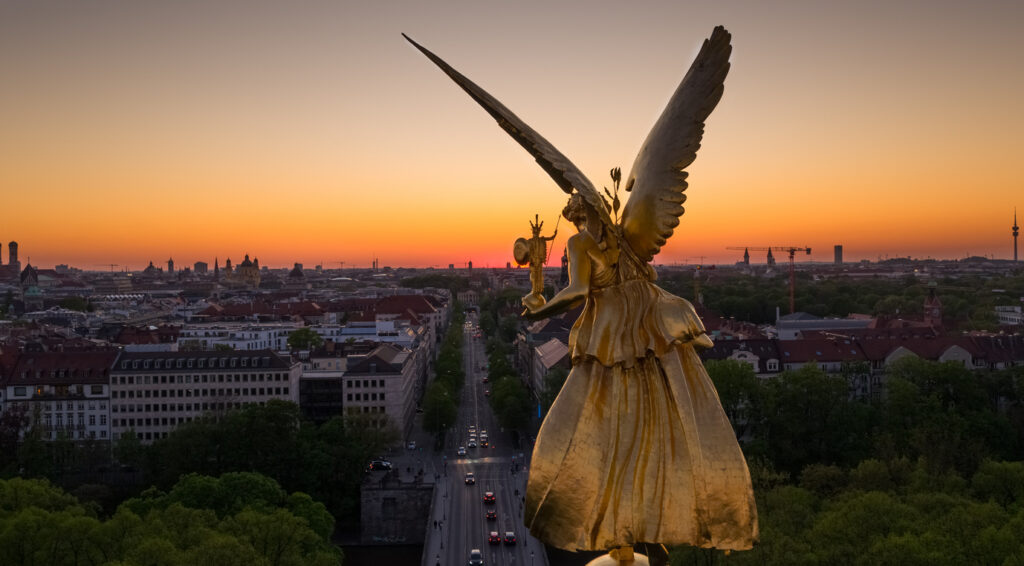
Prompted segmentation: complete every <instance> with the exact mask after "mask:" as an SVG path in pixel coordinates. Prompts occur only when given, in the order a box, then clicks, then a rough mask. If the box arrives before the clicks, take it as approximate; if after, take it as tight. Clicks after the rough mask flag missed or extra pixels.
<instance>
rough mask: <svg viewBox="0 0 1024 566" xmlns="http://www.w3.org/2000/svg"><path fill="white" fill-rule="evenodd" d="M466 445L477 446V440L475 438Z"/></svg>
mask: <svg viewBox="0 0 1024 566" xmlns="http://www.w3.org/2000/svg"><path fill="white" fill-rule="evenodd" d="M466 446H469V447H470V448H476V441H475V440H470V441H469V444H467V445H466Z"/></svg>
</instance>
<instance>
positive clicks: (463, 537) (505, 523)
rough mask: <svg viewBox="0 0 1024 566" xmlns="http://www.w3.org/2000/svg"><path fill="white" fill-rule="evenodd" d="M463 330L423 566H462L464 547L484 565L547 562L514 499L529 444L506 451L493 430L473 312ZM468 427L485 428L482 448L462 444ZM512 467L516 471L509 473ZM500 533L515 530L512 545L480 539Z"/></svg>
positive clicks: (506, 440)
mask: <svg viewBox="0 0 1024 566" xmlns="http://www.w3.org/2000/svg"><path fill="white" fill-rule="evenodd" d="M463 331H464V333H465V340H464V344H465V346H464V349H463V363H464V364H465V374H466V382H465V385H464V387H463V389H462V398H461V400H460V405H459V416H458V424H457V425H456V426H455V427H454V430H452V431H449V433H448V435H447V438H446V445H445V448H444V453H443V456H442V457H443V461H442V464H441V466H442V470H444V471H445V474H444V475H443V477H442V478H441V481H440V482H439V485H438V489H439V490H440V497H439V498H436V499H435V505H434V518H433V520H436V521H438V525H439V526H438V528H437V529H431V530H430V533H429V534H430V536H429V537H428V541H427V543H426V544H425V546H424V560H423V564H424V565H427V566H434V565H435V564H437V563H438V562H439V563H440V564H442V565H444V566H457V565H462V564H467V563H468V561H469V553H470V550H471V549H479V550H480V551H481V552H482V553H483V559H484V564H486V565H488V566H492V565H494V566H497V565H500V566H547V558H546V555H545V553H544V547H543V546H542V545H541V543H540V542H539V541H537V539H535V538H533V537H531V536H530V534H529V532H528V531H527V530H526V527H524V526H523V506H522V498H523V493H524V492H525V489H526V476H527V471H528V469H529V462H528V460H529V455H530V451H529V447H528V446H524V447H523V449H522V450H517V449H515V448H513V446H512V435H511V433H509V432H505V431H502V430H501V428H500V427H499V425H498V421H497V418H496V417H495V416H494V412H493V411H492V410H491V406H490V403H488V401H487V395H486V391H487V387H488V384H486V383H484V382H483V379H484V377H485V376H486V370H485V369H484V367H485V364H486V360H487V356H486V353H485V352H484V340H483V338H477V337H476V334H477V333H479V327H478V326H477V319H476V315H474V314H469V315H467V319H466V325H465V327H464V328H463ZM471 427H475V428H476V430H477V434H478V435H481V434H483V431H487V435H488V437H489V440H490V446H489V447H487V448H484V447H477V448H469V447H468V444H469V442H468V441H469V434H470V433H469V429H470V428H471ZM459 446H464V447H466V451H467V454H466V456H464V457H460V456H458V454H457V450H458V447H459ZM524 456H525V459H526V460H527V461H525V462H524ZM517 464H518V466H519V469H518V471H515V470H514V466H515V465H517ZM467 472H472V473H473V474H474V475H475V476H476V483H475V484H474V485H466V484H465V482H464V478H465V474H466V473H467ZM488 491H490V492H493V493H494V495H495V502H494V503H493V504H486V503H484V502H483V496H484V493H485V492H488ZM492 509H493V510H494V511H495V512H496V514H497V518H496V519H493V520H488V519H487V518H486V512H487V511H488V510H492ZM431 526H433V524H432V523H431ZM507 531H511V532H513V533H515V537H516V543H515V544H513V545H506V544H504V543H502V544H498V545H492V544H489V543H488V535H489V534H490V533H491V532H497V533H498V534H499V535H500V536H502V538H504V535H505V533H506V532H507ZM431 553H433V555H431Z"/></svg>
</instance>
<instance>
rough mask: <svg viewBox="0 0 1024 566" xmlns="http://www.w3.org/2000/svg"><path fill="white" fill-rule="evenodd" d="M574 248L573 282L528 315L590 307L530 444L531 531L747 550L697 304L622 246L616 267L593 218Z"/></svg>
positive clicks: (730, 440) (727, 431)
mask: <svg viewBox="0 0 1024 566" xmlns="http://www.w3.org/2000/svg"><path fill="white" fill-rule="evenodd" d="M568 245H569V262H570V277H571V280H572V282H571V283H570V285H569V287H567V288H566V289H565V290H563V291H561V292H560V293H559V294H558V295H556V296H555V298H553V299H552V300H551V302H549V303H547V304H546V305H545V306H543V307H541V308H539V309H535V310H532V311H531V312H532V313H533V315H534V316H544V315H545V314H547V313H548V312H556V311H558V310H560V309H562V308H564V307H565V306H566V305H567V304H571V303H573V302H575V301H577V300H580V299H581V298H582V300H583V301H584V303H585V306H584V309H583V313H582V315H581V316H580V318H579V319H578V320H577V321H576V324H575V325H574V327H573V329H572V333H571V335H570V342H571V344H570V353H571V355H572V359H573V369H572V371H571V372H570V374H569V377H568V379H567V380H566V383H565V386H564V387H563V389H562V391H561V393H559V395H558V398H557V399H556V400H555V403H554V405H553V406H552V407H551V411H550V412H549V413H548V416H547V417H546V418H545V420H544V424H543V426H542V427H541V432H540V434H539V435H538V437H537V443H536V445H535V447H534V451H533V460H532V464H531V469H530V477H529V483H528V485H527V490H526V517H525V522H526V525H527V526H528V527H529V528H530V532H531V533H532V534H533V535H534V536H536V537H538V538H540V539H541V540H543V541H544V542H545V543H547V544H551V545H554V546H557V547H559V548H564V549H568V550H603V549H608V548H612V547H615V546H619V545H624V544H625V545H631V544H634V543H638V542H661V543H665V544H682V543H685V544H691V545H694V546H700V547H715V548H723V549H735V550H739V549H747V548H750V546H751V545H752V544H753V542H754V540H756V538H757V518H756V508H755V506H754V497H753V491H752V490H751V486H750V476H749V473H748V471H747V466H746V462H745V461H744V459H743V454H742V453H741V452H740V449H739V445H738V444H737V442H736V438H735V436H734V434H733V429H732V426H731V425H730V424H729V421H728V419H727V418H726V416H725V412H724V411H723V410H722V406H721V403H720V402H719V400H718V394H717V392H716V391H715V388H714V386H713V385H712V383H711V380H710V378H709V377H708V375H707V372H706V371H705V370H704V366H703V364H702V363H701V361H700V359H699V358H698V357H697V353H696V351H695V349H694V347H695V346H710V344H711V343H710V340H709V339H708V337H707V336H706V335H705V334H704V328H703V325H702V324H701V322H700V319H699V318H698V317H697V315H696V313H695V312H694V311H693V307H692V306H691V305H690V303H689V302H687V301H686V300H684V299H681V298H679V297H675V296H673V295H671V294H669V293H667V292H665V291H663V290H662V289H660V288H659V287H657V286H656V285H654V283H653V282H651V281H650V280H648V279H647V278H645V277H642V274H643V270H641V269H631V270H627V269H623V264H624V263H629V262H630V261H632V260H630V259H627V258H626V256H623V257H621V258H620V260H619V261H618V262H617V263H615V264H612V263H610V261H609V260H608V258H607V257H606V254H605V253H604V252H603V251H602V250H601V249H600V246H599V244H598V242H597V241H596V239H595V238H594V237H593V236H592V235H591V234H590V232H589V231H588V230H587V229H586V228H584V229H583V230H582V231H581V232H580V233H579V234H577V235H576V236H573V237H572V238H570V240H569V244H568ZM634 267H638V266H634ZM626 271H632V272H633V273H634V274H635V275H634V277H636V278H634V279H623V275H624V272H626Z"/></svg>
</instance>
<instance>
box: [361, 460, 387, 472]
mask: <svg viewBox="0 0 1024 566" xmlns="http://www.w3.org/2000/svg"><path fill="white" fill-rule="evenodd" d="M390 469H391V462H388V461H386V460H374V461H372V462H370V464H369V465H368V466H366V471H367V472H380V471H388V470H390Z"/></svg>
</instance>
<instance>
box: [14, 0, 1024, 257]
mask: <svg viewBox="0 0 1024 566" xmlns="http://www.w3.org/2000/svg"><path fill="white" fill-rule="evenodd" d="M376 4H377V3H360V4H358V5H355V4H353V3H338V2H328V1H326V0H323V1H314V2H309V3H303V4H302V5H301V8H300V7H296V6H293V5H290V4H289V5H286V4H283V3H278V2H270V1H245V2H242V1H237V2H235V1H223V2H215V3H209V2H200V1H185V2H136V1H131V2H129V1H126V0H118V1H115V0H103V1H98V2H76V1H71V0H65V1H59V2H47V3H39V2H0V77H2V87H0V190H2V195H3V203H4V210H5V211H6V215H5V222H4V223H3V227H2V228H0V242H2V243H4V245H6V242H9V241H12V240H16V241H18V243H19V245H20V248H21V255H22V262H23V263H24V262H25V261H26V260H27V259H29V258H30V259H31V262H32V264H33V265H38V266H44V267H49V266H52V265H54V264H57V263H67V264H70V265H73V266H76V267H80V268H83V269H104V267H102V266H103V265H104V264H111V263H116V264H119V265H121V266H128V267H130V268H132V269H138V268H142V267H144V266H145V265H146V264H147V263H148V262H149V261H151V260H152V261H154V262H156V263H157V264H161V263H162V262H164V261H166V260H167V259H168V258H171V257H173V258H174V260H175V262H176V263H177V264H178V265H181V266H185V265H191V264H192V263H193V262H196V261H206V262H209V263H210V265H211V266H212V264H213V261H214V258H219V259H220V261H221V262H222V263H223V261H224V260H225V259H226V258H228V257H230V258H231V259H232V260H233V261H236V262H237V261H240V260H241V259H242V256H243V255H244V254H246V253H248V254H250V256H254V257H258V258H259V259H260V263H261V264H263V265H270V266H274V267H277V266H281V267H283V266H290V265H291V264H292V263H293V262H301V263H304V264H306V265H307V266H312V265H314V264H319V263H321V262H323V264H324V267H326V268H333V267H338V266H340V262H342V261H344V262H345V266H346V267H367V266H369V265H370V263H371V261H372V260H373V258H374V257H379V258H380V262H381V265H391V266H421V267H425V266H431V265H436V266H439V267H447V266H448V264H450V263H451V264H455V265H456V266H462V265H463V264H464V262H466V261H473V263H474V265H475V266H480V267H483V266H487V265H490V266H504V265H505V263H506V262H508V261H511V246H512V242H513V241H514V240H515V239H516V238H517V237H520V236H525V235H527V234H528V232H529V226H528V220H529V219H532V218H533V215H534V214H540V216H541V218H542V219H543V220H545V221H546V223H545V228H553V227H554V225H555V222H556V218H557V214H558V213H559V212H560V210H561V208H562V206H563V204H564V200H565V195H564V194H563V193H562V192H561V191H560V190H559V189H558V188H557V187H556V186H555V184H554V183H553V182H552V181H551V180H550V179H549V178H548V177H547V176H546V174H545V173H544V172H543V171H541V169H540V168H539V167H537V165H536V164H535V163H534V162H533V160H532V159H531V158H530V157H529V156H528V155H527V154H526V152H524V151H523V150H522V149H521V148H520V147H519V146H518V145H516V144H515V143H514V142H513V141H512V140H510V139H508V137H507V136H506V135H505V133H504V132H502V131H501V129H500V128H498V127H497V126H496V125H495V123H494V122H493V120H492V119H491V118H490V117H489V116H487V115H486V113H484V112H483V111H482V110H481V109H480V108H478V107H477V106H476V104H475V103H474V102H473V101H472V100H470V99H469V98H468V97H466V95H465V94H464V93H462V92H461V91H460V90H459V89H458V88H457V87H455V86H454V85H453V84H451V82H450V81H449V79H448V78H447V77H445V76H444V75H443V74H441V73H440V72H439V71H438V70H437V69H436V68H434V66H433V65H432V64H431V63H430V62H429V61H427V60H426V59H424V58H423V56H422V55H420V54H419V53H418V52H416V51H415V50H414V49H413V48H412V47H411V46H410V45H408V44H407V43H406V42H405V41H404V40H403V39H402V37H401V35H400V32H405V33H407V34H409V35H410V36H411V37H413V38H414V39H416V40H417V41H419V42H421V43H423V44H424V45H425V46H426V47H428V48H430V49H431V50H433V51H434V52H435V53H437V54H438V55H439V56H441V57H443V58H445V59H446V60H447V61H448V62H449V63H451V64H452V65H453V66H454V67H455V68H457V69H459V70H460V71H461V72H463V73H465V74H466V75H467V76H468V77H470V78H471V79H473V80H474V81H476V82H477V83H478V84H480V85H481V86H483V87H484V88H486V89H487V90H488V91H490V92H491V93H492V94H493V95H494V96H496V97H497V98H498V99H500V100H501V101H502V102H504V103H505V104H506V105H507V106H508V107H509V108H511V109H512V110H513V111H514V112H516V113H517V114H518V115H519V116H520V117H522V118H523V119H524V120H525V121H526V122H527V123H529V124H530V125H531V126H533V127H534V128H535V129H536V130H537V131H539V132H540V133H542V134H543V135H544V136H545V137H547V138H548V139H549V140H550V141H552V142H553V143H554V144H555V145H556V146H557V147H559V149H561V151H562V152H563V153H565V154H566V155H567V156H569V157H570V158H571V159H572V160H573V161H574V162H575V163H576V165H578V166H579V167H580V169H582V170H583V171H584V172H585V173H587V174H588V175H589V176H590V178H591V180H592V181H593V182H594V184H595V185H598V186H601V185H607V184H610V182H609V181H608V178H607V171H608V170H609V169H610V168H611V167H614V166H621V167H623V168H624V169H628V168H629V166H630V165H631V164H632V161H633V157H634V156H635V154H636V151H637V149H638V147H639V145H640V143H641V142H642V140H643V139H644V137H645V136H646V134H647V131H648V129H649V128H650V127H651V125H652V124H653V122H654V120H655V118H656V117H657V116H658V114H659V113H660V112H661V109H662V107H663V106H664V104H665V102H666V101H667V99H668V97H669V95H670V94H671V93H672V91H673V89H674V88H675V86H676V85H677V84H678V82H679V80H680V79H681V78H682V76H683V73H684V72H685V70H686V67H687V66H688V64H689V62H690V61H691V60H692V58H693V56H694V54H695V53H696V51H697V49H698V48H699V46H700V42H701V41H703V39H704V38H706V37H707V36H708V35H709V34H710V32H711V30H712V28H713V27H714V26H715V25H718V24H721V25H724V26H725V27H726V28H727V29H728V30H729V31H730V32H731V33H732V35H733V46H734V47H733V56H732V63H733V64H732V70H731V71H730V75H729V77H728V79H727V80H726V87H725V95H724V97H723V98H722V101H721V102H720V104H719V106H718V108H717V109H716V110H715V112H714V113H713V114H712V115H711V118H710V119H709V121H708V123H707V127H706V134H705V137H704V142H703V145H702V148H701V150H700V152H699V154H698V158H697V161H696V162H695V163H694V165H693V166H692V167H691V168H690V169H689V170H690V178H689V180H690V189H689V190H688V197H689V198H688V201H687V204H686V207H687V212H686V214H685V215H684V216H683V218H682V224H681V225H680V226H679V228H678V229H677V230H676V233H675V236H674V237H673V239H672V240H671V241H670V243H669V244H668V246H666V248H665V249H664V250H663V251H662V253H661V254H660V255H659V256H658V257H657V258H656V261H657V262H658V263H692V262H698V261H701V260H700V259H699V258H700V257H701V256H704V258H705V259H704V260H703V261H704V262H721V263H731V262H733V261H736V260H738V259H739V256H741V255H742V252H739V253H736V252H731V251H727V250H726V249H725V248H726V246H744V245H749V246H784V245H795V246H809V247H811V248H812V249H814V252H815V253H814V255H813V256H811V258H810V259H813V260H820V261H830V260H831V258H832V246H833V245H836V244H842V245H843V246H844V249H845V256H846V259H847V261H855V260H859V259H871V260H875V259H877V258H879V257H885V256H888V257H894V256H908V255H909V256H914V257H919V258H925V257H942V258H956V257H965V256H966V255H968V254H973V255H985V256H989V255H991V256H994V257H996V258H1009V257H1011V255H1012V240H1011V238H1010V226H1011V225H1012V221H1013V211H1014V207H1015V206H1020V207H1021V212H1022V218H1024V199H1021V198H1020V195H1021V194H1022V193H1021V188H1022V184H1021V180H1020V179H1021V174H1020V157H1019V156H1020V154H1021V153H1022V151H1021V150H1022V149H1024V147H1022V146H1024V143H1022V142H1021V137H1020V132H1021V131H1024V110H1022V109H1021V101H1022V100H1024V68H1022V63H1021V62H1020V54H1021V53H1024V33H1022V32H1024V30H1022V29H1021V22H1024V4H1021V3H1019V2H1018V3H1010V2H994V1H993V2H984V3H981V4H967V3H952V2H901V3H898V4H897V5H895V6H893V5H892V3H889V2H881V1H878V2H862V3H848V5H833V3H821V2H811V1H807V2H797V1H793V2H696V3H681V2H668V1H666V2H650V3H644V4H642V5H640V4H635V3H622V2H599V3H598V2H565V3H551V2H542V1H539V0H538V1H527V2H517V3H515V4H490V3H484V4H481V3H477V2H469V1H456V2H445V3H441V4H438V3H421V2H411V1H401V2H388V3H380V4H381V5H380V6H378V5H376ZM571 231H572V230H571V227H570V226H569V225H568V224H567V223H566V222H564V221H563V222H562V223H561V224H560V226H559V238H558V240H557V241H556V247H558V248H559V249H560V247H561V246H562V244H564V242H565V238H566V237H568V236H569V235H570V233H571ZM3 258H4V260H6V252H5V253H4V256H3ZM752 259H754V260H756V261H763V258H761V257H760V256H759V255H758V256H756V257H752ZM804 259H807V258H804Z"/></svg>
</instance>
